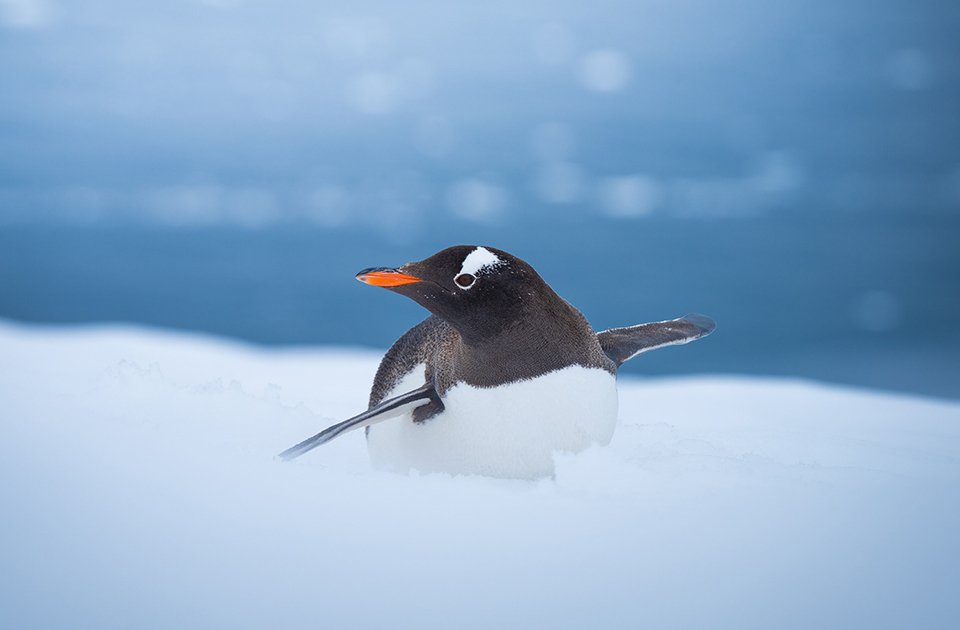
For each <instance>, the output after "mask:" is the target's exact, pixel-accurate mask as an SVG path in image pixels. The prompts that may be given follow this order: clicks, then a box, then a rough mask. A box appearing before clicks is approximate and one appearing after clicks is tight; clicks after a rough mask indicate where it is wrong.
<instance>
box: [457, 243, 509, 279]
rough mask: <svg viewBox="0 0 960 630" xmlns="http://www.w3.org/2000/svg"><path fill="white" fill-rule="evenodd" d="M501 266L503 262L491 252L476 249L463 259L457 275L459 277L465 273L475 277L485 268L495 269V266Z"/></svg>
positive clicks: (481, 248) (482, 248)
mask: <svg viewBox="0 0 960 630" xmlns="http://www.w3.org/2000/svg"><path fill="white" fill-rule="evenodd" d="M502 264H503V260H501V259H500V258H499V257H497V255H496V254H494V253H493V252H491V251H490V250H489V249H486V248H485V247H478V248H476V249H475V250H473V251H472V252H470V253H469V254H467V257H466V258H464V259H463V266H462V267H460V273H458V274H457V275H458V276H460V275H462V274H465V273H467V274H470V275H471V276H475V275H477V273H478V272H479V271H480V270H481V269H486V268H487V267H496V266H497V265H502Z"/></svg>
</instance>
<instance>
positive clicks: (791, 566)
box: [0, 323, 960, 628]
mask: <svg viewBox="0 0 960 630" xmlns="http://www.w3.org/2000/svg"><path fill="white" fill-rule="evenodd" d="M379 356H380V355H379V353H374V352H368V351H359V350H344V349H288V350H263V349H255V348H251V347H248V346H244V345H241V344H237V343H231V342H225V341H221V340H215V339H210V338H205V337H200V336H191V335H184V334H173V333H161V332H156V331H149V330H142V329H136V328H130V327H102V328H86V329H49V328H47V329H42V328H31V327H22V326H18V325H13V324H10V323H4V324H0V504H2V505H3V510H2V513H0V514H2V516H0V541H2V542H0V587H2V588H0V621H2V625H3V626H4V627H32V628H40V627H96V628H130V627H135V628H170V627H189V628H193V627H204V628H210V627H215V628H262V627H268V626H269V627H291V628H299V627H305V628H316V627H350V628H365V627H418V628H449V627H458V628H460V627H462V628H491V627H496V626H504V625H506V626H507V627H552V628H566V627H569V628H573V627H583V626H586V625H588V624H589V625H599V626H600V627H605V628H621V627H623V628H626V627H630V628H635V627H651V628H654V627H655V628H666V627H675V628H690V627H710V628H769V627H786V628H790V627H796V628H809V627H819V628H824V627H835V628H849V627H874V628H882V627H907V626H910V627H924V628H937V627H942V628H947V627H957V625H958V624H960V600H958V598H957V597H956V593H957V592H960V547H958V545H957V542H956V532H957V531H960V508H958V506H960V500H958V499H960V404H957V403H954V402H944V401H937V400H931V399H922V398H917V397H907V396H899V395H890V394H884V393H878V392H868V391H859V390H851V389H843V388H838V387H831V386H825V385H820V384H815V383H810V382H801V381H786V380H774V379H754V378H750V379H748V378H738V377H700V378H682V379H662V380H647V381H644V380H626V379H621V381H620V383H619V390H620V424H619V427H618V428H617V432H616V434H615V436H614V438H613V441H612V442H611V444H610V445H609V446H606V447H592V448H590V449H588V450H587V451H585V452H583V453H580V454H577V455H564V456H558V457H557V473H556V476H555V478H553V479H545V480H541V481H538V482H521V481H503V480H494V479H488V478H483V477H469V476H465V477H450V476H447V475H418V474H411V475H409V476H402V475H395V474H389V473H380V472H373V471H371V470H370V467H369V463H368V461H367V454H366V448H365V445H364V443H363V437H362V434H351V435H347V436H344V437H343V438H340V439H338V440H335V441H334V442H331V443H330V444H327V445H325V446H323V447H321V448H319V449H317V450H316V451H313V452H311V453H309V454H308V455H306V456H304V457H302V458H300V459H298V460H296V461H294V462H291V463H288V464H281V463H279V462H278V461H275V460H274V459H273V456H274V455H275V454H277V453H279V452H280V451H282V450H283V449H285V448H286V447H288V446H291V445H292V444H294V443H296V442H298V441H300V440H301V439H303V438H304V437H307V436H309V435H311V434H313V433H315V432H316V431H318V430H319V429H321V428H323V427H325V426H327V425H328V424H331V423H332V422H334V421H336V420H339V419H343V418H345V417H347V416H349V415H352V414H354V413H356V412H357V411H359V410H362V409H363V408H364V407H365V405H366V399H367V394H368V389H369V385H370V382H371V380H372V378H373V374H374V371H375V369H376V365H377V362H378V360H379Z"/></svg>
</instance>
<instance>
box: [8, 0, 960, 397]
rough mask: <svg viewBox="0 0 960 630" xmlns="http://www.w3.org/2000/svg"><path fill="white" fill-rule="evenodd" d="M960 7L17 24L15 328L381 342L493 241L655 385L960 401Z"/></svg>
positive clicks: (19, 20)
mask: <svg viewBox="0 0 960 630" xmlns="http://www.w3.org/2000/svg"><path fill="white" fill-rule="evenodd" d="M957 32H960V9H958V8H957V7H955V6H952V5H950V4H948V3H934V2H926V3H906V2H892V1H886V2H881V3H867V2H857V1H850V0H844V1H842V2H839V3H838V2H814V3H809V2H797V1H791V2H787V3H776V4H770V3H764V2H759V1H746V2H739V3H737V4H735V5H733V4H731V3H721V2H708V1H680V2H673V3H659V2H658V3H654V2H600V3H591V4H589V5H587V4H583V3H572V2H567V3H562V4H559V5H557V4H552V5H549V6H547V5H541V4H535V3H517V2H510V3H505V2H494V3H484V4H483V6H464V5H459V4H457V5H450V6H446V5H444V4H442V3H428V2H414V3H403V4H402V5H395V4H394V3H386V2H368V3H363V4H357V3H346V2H343V3H334V4H331V3H325V4H324V5H323V6H322V7H321V6H318V5H316V4H315V3H307V2H273V3H263V2H254V1H252V0H248V1H243V2H241V1H237V2H232V1H230V0H222V1H215V0H208V1H206V2H200V1H197V2H182V3H178V4H176V5H175V6H174V5H171V4H169V3H163V2H152V1H151V2H143V3H137V4H136V5H129V4H127V3H121V2H115V1H106V2H82V1H81V2H71V3H66V2H56V1H55V0H4V1H3V2H0V82H2V87H3V98H2V99H0V143H2V146H3V147H4V150H3V151H2V152H0V317H9V318H15V319H21V320H28V321H46V322H86V321H103V320H110V321H112V320H125V321H136V322H144V323H148V324H154V325H161V326H173V327H179V328H188V329H199V330H204V331H210V332H213V333H217V334H225V335H233V336H238V337H241V338H245V339H249V340H253V341H258V342H266V343H327V344H364V345H375V346H380V347H383V346H386V345H387V344H389V343H390V342H391V341H392V340H393V339H395V338H396V337H397V336H398V335H399V334H400V333H401V332H403V330H405V329H406V327H408V326H409V325H411V324H412V323H414V322H415V321H417V318H418V317H419V316H420V315H421V313H420V311H419V310H417V309H416V307H415V306H414V305H408V304H405V303H401V302H402V300H390V299H389V296H385V295H381V294H377V293H376V292H372V291H369V290H364V288H363V287H360V286H354V285H355V283H353V282H352V281H351V276H352V274H353V273H354V272H355V271H356V270H358V269H360V268H363V267H367V266H370V265H379V264H398V263H402V262H405V261H407V260H411V259H415V258H421V257H423V256H426V255H428V254H430V253H432V252H433V251H436V250H437V249H440V248H441V247H444V246H446V245H450V244H454V243H479V242H484V243H488V244H491V245H495V246H498V247H502V248H504V249H508V250H510V251H513V252H514V253H517V254H518V255H520V256H521V257H523V258H526V259H528V260H530V261H531V262H532V263H533V264H534V265H535V266H536V267H537V268H538V270H540V271H541V273H542V274H543V275H544V276H545V277H546V278H547V279H548V281H550V282H551V283H552V284H553V285H554V286H555V287H556V288H557V289H558V291H559V292H560V293H561V294H562V295H563V296H564V297H566V298H567V299H569V300H570V301H571V302H573V303H574V304H575V305H576V306H578V307H579V308H581V309H582V310H583V311H584V312H585V314H586V315H587V316H588V318H589V319H590V320H591V322H592V323H593V324H594V325H595V326H596V327H597V328H603V327H607V326H617V325H626V324H632V323H638V322H640V321H648V320H654V319H664V318H669V317H677V316H680V315H682V314H683V313H686V312H688V311H691V310H695V311H700V312H704V313H707V314H709V315H711V316H712V317H714V318H716V319H717V320H718V322H719V323H720V326H721V329H720V333H721V334H717V335H714V336H713V337H711V339H710V342H709V343H703V344H697V346H696V347H693V346H691V347H690V348H685V349H683V350H673V351H664V352H662V353H657V354H655V355H654V354H651V355H650V356H649V357H645V359H644V361H643V362H642V363H639V362H638V364H637V365H636V366H633V365H631V366H630V368H631V369H634V370H638V371H640V372H643V373H662V372H691V371H693V372H702V371H737V372H749V373H773V374H798V375H802V376H809V377H814V378H821V379H828V380H836V381H840V382H846V383H854V384H860V385H868V386H874V387H887V388H894V389H900V390H905V391H913V392H918V393H924V394H933V395H941V396H958V395H960V332H958V331H957V327H956V325H955V324H954V322H955V321H956V320H957V319H958V317H960V254H958V250H960V247H958V246H957V244H958V243H960V118H958V117H957V116H956V112H957V111H960V44H958V40H957V38H956V33H957Z"/></svg>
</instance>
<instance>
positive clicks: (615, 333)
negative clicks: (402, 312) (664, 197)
mask: <svg viewBox="0 0 960 630" xmlns="http://www.w3.org/2000/svg"><path fill="white" fill-rule="evenodd" d="M356 277H357V279H358V280H360V281H361V282H364V283H366V284H369V285H372V286H376V287H383V288H385V289H387V290H390V291H393V292H395V293H399V294H401V295H404V296H407V297H408V298H411V299H412V300H414V301H415V302H417V303H418V304H420V305H421V306H423V307H424V308H426V309H427V310H428V311H430V313H431V315H430V316H429V317H427V318H426V319H425V320H423V321H422V322H420V323H419V324H417V325H416V326H414V327H413V328H411V329H410V330H409V331H407V332H406V333H405V334H404V335H403V336H402V337H400V339H399V340H397V342H396V343H394V344H393V346H392V347H391V348H390V349H389V350H388V351H387V353H386V355H385V356H384V357H383V360H382V361H381V363H380V366H379V368H378V370H377V373H376V376H375V378H374V381H373V387H372V390H371V392H370V401H369V407H368V409H367V410H366V411H365V412H363V413H361V414H359V415H357V416H354V417H352V418H350V419H348V420H345V421H343V422H340V423H338V424H335V425H333V426H331V427H329V428H327V429H325V430H323V431H321V432H320V433H318V434H317V435H315V436H313V437H311V438H308V439H307V440H304V441H303V442H301V443H299V444H297V445H295V446H293V447H291V448H289V449H287V450H286V451H284V452H283V453H280V454H279V455H278V457H279V458H280V459H281V460H283V461H289V460H291V459H294V458H296V457H299V456H300V455H303V454H304V453H306V452H307V451H309V450H311V449H313V448H316V447H317V446H320V445H321V444H324V443H325V442H328V441H330V440H332V439H333V438H335V437H338V436H340V435H342V434H343V433H346V432H348V431H352V430H354V429H359V428H361V427H364V428H365V430H366V438H367V449H368V451H369V454H370V460H371V464H372V465H373V467H374V468H377V469H385V470H393V471H398V472H407V471H409V470H411V469H416V470H418V471H419V472H421V473H434V472H440V473H449V474H478V475H485V476H490V477H501V478H520V479H537V478H541V477H547V476H550V475H552V474H553V472H554V464H553V454H554V453H555V452H569V453H576V452H579V451H582V450H584V449H585V448H587V447H588V446H590V445H591V444H599V445H601V446H605V445H607V444H609V442H610V440H611V438H612V437H613V433H614V429H615V428H616V424H617V407H618V401H617V388H616V379H617V372H618V370H619V368H620V366H621V365H623V364H624V363H625V362H626V361H629V360H630V359H632V358H633V357H635V356H637V355H639V354H642V353H644V352H647V351H649V350H654V349H656V348H662V347H664V346H669V345H675V344H684V343H688V342H690V341H693V340H695V339H700V338H702V337H706V336H707V335H709V334H710V333H711V332H713V330H714V329H715V328H716V323H715V322H714V321H713V320H712V319H710V318H709V317H706V316H703V315H698V314H690V315H686V316H684V317H682V318H679V319H673V320H669V321H663V322H655V323H649V324H640V325H637V326H630V327H627V328H613V329H610V330H604V331H602V332H599V333H596V332H594V330H593V328H592V327H591V326H590V324H589V323H588V322H587V320H586V318H585V317H584V316H583V315H582V314H581V313H580V311H578V310H577V309H576V308H574V307H573V306H572V305H570V304H569V303H568V302H567V301H566V300H564V299H563V298H561V297H560V296H559V295H557V293H556V292H555V291H554V290H553V289H551V288H550V286H549V285H548V284H547V283H546V282H545V281H544V280H543V279H542V278H541V277H540V275H539V274H537V272H536V271H535V270H534V269H533V267H531V266H530V265H529V264H528V263H526V262H524V261H523V260H521V259H519V258H517V257H516V256H513V255H511V254H508V253H507V252H505V251H502V250H499V249H495V248H493V247H485V246H473V245H460V246H455V247H450V248H447V249H444V250H443V251H441V252H439V253H437V254H434V255H433V256H430V257H429V258H426V259H425V260H422V261H419V262H411V263H407V264H405V265H403V266H402V267H399V268H389V267H373V268H369V269H364V270H363V271H361V272H360V273H358V274H357V276H356Z"/></svg>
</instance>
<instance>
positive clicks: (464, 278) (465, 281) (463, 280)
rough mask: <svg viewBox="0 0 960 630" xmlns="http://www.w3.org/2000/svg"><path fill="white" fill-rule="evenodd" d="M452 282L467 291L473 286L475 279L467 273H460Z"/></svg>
mask: <svg viewBox="0 0 960 630" xmlns="http://www.w3.org/2000/svg"><path fill="white" fill-rule="evenodd" d="M453 281H454V282H456V283H457V284H459V285H460V286H461V287H463V288H464V289H469V288H470V287H472V286H473V283H474V282H476V281H477V279H476V278H474V277H473V276H471V275H470V274H469V273H461V274H460V275H459V276H457V277H456V278H454V279H453Z"/></svg>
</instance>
